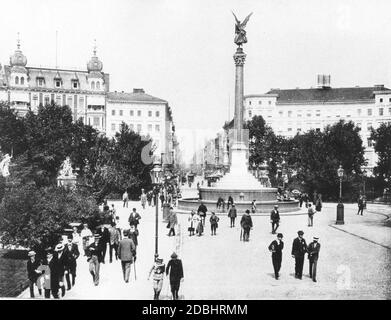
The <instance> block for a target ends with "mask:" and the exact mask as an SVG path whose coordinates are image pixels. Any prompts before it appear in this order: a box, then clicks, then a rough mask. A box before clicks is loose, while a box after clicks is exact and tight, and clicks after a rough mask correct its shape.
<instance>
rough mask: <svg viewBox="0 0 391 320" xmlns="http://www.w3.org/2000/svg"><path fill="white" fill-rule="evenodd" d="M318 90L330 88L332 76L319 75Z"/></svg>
mask: <svg viewBox="0 0 391 320" xmlns="http://www.w3.org/2000/svg"><path fill="white" fill-rule="evenodd" d="M318 88H319V89H329V88H330V75H326V74H318Z"/></svg>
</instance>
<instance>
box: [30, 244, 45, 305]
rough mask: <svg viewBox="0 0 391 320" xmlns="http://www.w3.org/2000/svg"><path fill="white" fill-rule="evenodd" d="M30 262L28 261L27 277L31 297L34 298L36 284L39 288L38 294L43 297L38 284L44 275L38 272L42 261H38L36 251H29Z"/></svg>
mask: <svg viewBox="0 0 391 320" xmlns="http://www.w3.org/2000/svg"><path fill="white" fill-rule="evenodd" d="M28 257H29V260H28V261H27V276H28V279H29V287H30V297H31V298H34V284H36V285H37V287H38V292H39V294H40V295H42V288H41V286H40V285H39V283H38V282H37V280H38V278H39V276H40V275H41V274H42V271H40V270H38V267H39V266H40V265H41V261H39V260H38V259H36V253H35V251H29V253H28Z"/></svg>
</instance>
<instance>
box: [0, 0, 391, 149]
mask: <svg viewBox="0 0 391 320" xmlns="http://www.w3.org/2000/svg"><path fill="white" fill-rule="evenodd" d="M0 1H1V5H0V8H1V11H2V14H1V18H0V30H1V32H0V43H1V45H0V63H2V64H7V63H8V62H9V56H10V55H11V54H12V53H13V52H14V50H15V47H16V38H17V32H19V33H20V41H21V49H22V51H23V53H24V54H25V55H26V57H27V60H28V63H27V65H28V66H46V67H50V66H51V67H54V66H55V65H56V31H57V34H58V37H57V65H58V66H59V67H60V68H77V69H82V70H85V69H86V63H87V61H88V60H89V58H90V57H91V55H92V50H93V45H94V39H96V43H97V54H98V56H99V58H100V59H101V61H102V62H103V71H104V72H106V73H109V74H110V90H111V91H114V90H117V91H128V92H131V91H132V90H133V88H144V90H145V91H146V92H147V93H148V94H151V95H153V96H156V97H159V98H162V99H164V100H167V101H168V102H169V104H170V106H171V108H172V110H173V117H174V122H175V126H176V129H177V134H178V137H179V140H180V141H181V149H182V150H183V151H184V154H185V157H188V156H190V155H191V153H192V151H193V149H194V148H195V145H201V144H202V143H203V141H204V140H205V137H213V136H214V135H215V133H216V132H217V131H218V130H220V129H221V127H222V125H223V124H224V122H225V121H226V120H228V119H229V118H232V117H233V107H234V105H233V103H234V76H235V66H234V61H233V58H232V56H233V53H234V52H235V47H236V45H235V44H234V42H233V39H234V18H233V16H232V13H231V10H232V11H234V12H235V14H236V15H237V16H238V18H239V20H243V19H244V17H245V16H247V15H248V14H249V13H250V12H253V15H252V16H251V18H250V21H249V22H248V24H247V27H246V31H247V38H248V43H247V44H245V45H244V51H245V52H246V54H247V59H246V64H245V71H244V72H245V75H244V92H245V94H254V93H265V92H267V91H268V90H270V89H271V88H281V89H283V88H285V89H287V88H296V87H300V88H309V87H311V86H316V80H317V78H316V76H317V74H330V75H331V86H332V87H349V86H356V85H359V86H373V85H374V84H384V85H385V86H389V87H391V45H390V42H391V28H390V27H389V23H390V21H391V20H390V17H391V1H389V0H374V1H368V0H367V1H362V0H354V1H353V0H338V1H333V0H327V1H325V0H324V1H320V0H197V1H195V0H111V1H106V0H94V1H92V0H65V1H63V0H61V1H60V0H39V1H38V0H18V1H5V0H0Z"/></svg>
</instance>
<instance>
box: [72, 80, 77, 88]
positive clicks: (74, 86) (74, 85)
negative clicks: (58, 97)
mask: <svg viewBox="0 0 391 320" xmlns="http://www.w3.org/2000/svg"><path fill="white" fill-rule="evenodd" d="M73 89H77V81H73Z"/></svg>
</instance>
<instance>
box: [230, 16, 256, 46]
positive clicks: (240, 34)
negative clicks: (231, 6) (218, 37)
mask: <svg viewBox="0 0 391 320" xmlns="http://www.w3.org/2000/svg"><path fill="white" fill-rule="evenodd" d="M232 14H233V15H234V17H235V20H236V24H235V39H234V42H235V43H236V44H237V45H238V46H239V47H240V46H241V45H242V44H243V43H247V37H246V30H244V28H246V25H247V22H248V20H249V19H250V17H251V15H252V14H253V13H252V12H251V13H250V14H249V15H248V16H247V17H246V18H245V19H244V21H243V22H240V21H239V20H238V18H237V17H236V15H235V13H233V12H232Z"/></svg>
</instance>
